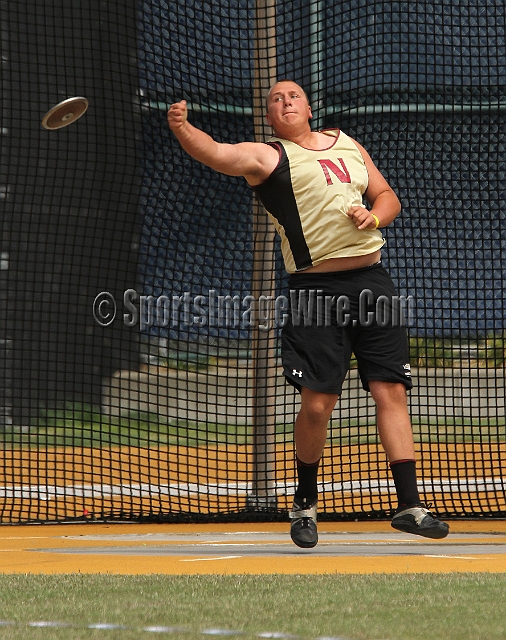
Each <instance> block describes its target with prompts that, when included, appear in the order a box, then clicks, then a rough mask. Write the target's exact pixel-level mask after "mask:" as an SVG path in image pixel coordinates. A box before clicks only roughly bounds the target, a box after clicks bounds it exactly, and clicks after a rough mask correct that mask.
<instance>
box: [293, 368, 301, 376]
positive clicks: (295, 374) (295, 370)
mask: <svg viewBox="0 0 506 640" xmlns="http://www.w3.org/2000/svg"><path fill="white" fill-rule="evenodd" d="M292 376H299V378H302V371H297V369H294V370H293V371H292Z"/></svg>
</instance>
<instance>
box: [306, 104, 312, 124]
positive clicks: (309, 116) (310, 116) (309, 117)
mask: <svg viewBox="0 0 506 640" xmlns="http://www.w3.org/2000/svg"><path fill="white" fill-rule="evenodd" d="M307 108H308V110H309V115H308V119H309V120H311V118H312V117H313V112H312V111H311V107H310V106H309V105H308V106H307Z"/></svg>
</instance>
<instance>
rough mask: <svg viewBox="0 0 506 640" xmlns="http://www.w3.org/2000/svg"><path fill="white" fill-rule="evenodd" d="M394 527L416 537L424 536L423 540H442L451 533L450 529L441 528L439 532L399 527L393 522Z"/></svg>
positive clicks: (404, 526) (408, 526) (406, 526)
mask: <svg viewBox="0 0 506 640" xmlns="http://www.w3.org/2000/svg"><path fill="white" fill-rule="evenodd" d="M391 525H392V527H393V528H394V529H397V531H402V532H403V533H412V534H414V535H415V536H422V538H431V539H432V540H441V539H442V538H446V536H447V535H448V534H449V533H450V528H449V527H448V528H444V527H443V528H441V529H439V530H437V529H435V530H430V529H426V530H423V529H419V528H414V527H413V528H412V527H411V526H410V525H400V526H398V525H397V524H394V523H393V522H392V523H391Z"/></svg>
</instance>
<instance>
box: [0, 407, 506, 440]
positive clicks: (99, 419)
mask: <svg viewBox="0 0 506 640" xmlns="http://www.w3.org/2000/svg"><path fill="white" fill-rule="evenodd" d="M413 427H414V429H413V431H414V438H415V442H439V443H441V442H445V443H458V442H503V441H504V440H505V439H506V421H505V419H504V418H500V419H496V418H488V419H487V420H480V419H474V420H473V419H469V418H449V417H446V418H444V419H442V418H441V419H433V420H428V419H427V420H417V419H414V420H413ZM252 435H253V431H252V427H251V426H250V425H244V424H243V425H227V424H224V423H213V422H207V423H204V422H200V423H199V422H194V421H179V422H178V421H171V422H167V421H165V420H164V419H163V417H161V416H158V415H156V414H142V413H131V414H130V415H129V416H125V417H123V418H110V417H109V416H107V415H104V414H101V413H100V411H99V410H97V409H94V408H93V407H89V406H82V405H72V404H69V405H67V406H64V407H63V408H60V409H51V410H46V411H45V412H44V413H43V414H41V416H40V418H39V420H38V421H37V423H36V424H34V425H32V426H31V427H30V428H27V429H23V430H20V429H16V428H14V429H12V430H4V431H3V432H2V433H1V434H0V440H1V444H2V445H3V446H4V447H65V446H72V447H109V446H131V447H145V448H149V447H158V446H168V445H180V446H187V447H198V446H209V445H211V446H213V445H216V446H219V445H225V444H227V445H238V446H239V445H245V444H251V442H252ZM275 441H276V443H277V444H283V443H285V442H289V443H291V442H292V441H293V425H292V424H284V423H280V424H277V425H276V426H275ZM331 441H332V442H334V443H335V444H339V445H340V446H350V445H356V444H371V445H372V444H379V438H378V433H377V427H376V422H375V421H374V420H373V421H371V419H368V420H364V421H362V422H359V421H358V420H349V421H347V422H346V423H343V424H342V425H339V424H337V423H334V425H333V427H332V429H331V430H330V431H329V442H331Z"/></svg>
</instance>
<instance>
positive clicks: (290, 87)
mask: <svg viewBox="0 0 506 640" xmlns="http://www.w3.org/2000/svg"><path fill="white" fill-rule="evenodd" d="M311 117H312V115H311V107H310V106H309V104H308V101H307V97H306V94H305V93H304V91H303V90H302V89H301V87H299V85H298V84H296V83H295V82H291V81H283V82H278V83H277V84H275V85H274V86H273V87H272V89H271V90H270V91H269V95H268V97H267V122H268V123H269V124H270V125H271V127H272V128H273V129H274V131H280V130H285V129H288V130H289V129H290V128H291V127H293V126H300V125H303V126H307V122H308V120H309V119H310V118H311Z"/></svg>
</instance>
